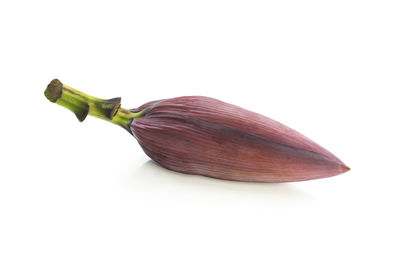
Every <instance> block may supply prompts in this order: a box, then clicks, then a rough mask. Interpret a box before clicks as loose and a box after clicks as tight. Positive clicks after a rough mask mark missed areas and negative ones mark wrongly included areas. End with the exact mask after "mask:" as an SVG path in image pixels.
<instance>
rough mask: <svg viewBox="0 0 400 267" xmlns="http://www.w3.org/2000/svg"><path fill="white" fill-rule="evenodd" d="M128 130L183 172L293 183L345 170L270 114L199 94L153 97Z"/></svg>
mask: <svg viewBox="0 0 400 267" xmlns="http://www.w3.org/2000/svg"><path fill="white" fill-rule="evenodd" d="M145 108H148V111H147V112H146V115H145V116H144V117H142V118H139V119H135V120H134V121H133V122H132V125H131V130H132V133H133V134H134V136H135V137H136V139H137V140H138V142H139V144H140V145H141V147H142V148H143V150H144V152H145V153H146V154H147V155H148V156H149V157H150V158H151V159H153V160H154V161H156V162H158V163H159V164H160V165H162V166H164V167H166V168H168V169H171V170H174V171H178V172H183V173H189V174H200V175H206V176H210V177H215V178H221V179H227V180H236V181H249V182H292V181H303V180H310V179H317V178H323V177H329V176H334V175H338V174H341V173H343V172H345V171H347V170H349V168H348V167H346V165H345V164H344V163H343V162H342V161H340V160H339V159H338V158H337V157H335V156H334V155H333V154H332V153H330V152H329V151H327V150H326V149H324V148H322V147H321V146H319V145H318V144H316V143H314V142H313V141H311V140H310V139H308V138H307V137H305V136H303V135H302V134H300V133H298V132H296V131H294V130H293V129H290V128H289V127H287V126H284V125H283V124H281V123H279V122H276V121H274V120H272V119H270V118H268V117H265V116H263V115H260V114H257V113H255V112H251V111H248V110H245V109H243V108H240V107H238V106H235V105H231V104H228V103H224V102H222V101H219V100H217V99H213V98H209V97H202V96H184V97H178V98H172V99H166V100H161V101H152V102H149V103H147V104H144V105H142V106H141V107H139V108H138V109H136V110H138V111H139V110H142V109H145Z"/></svg>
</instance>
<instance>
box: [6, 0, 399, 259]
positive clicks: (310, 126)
mask: <svg viewBox="0 0 400 267" xmlns="http://www.w3.org/2000/svg"><path fill="white" fill-rule="evenodd" d="M399 14H400V8H399V2H398V1H349V0H346V1H259V2H256V1H215V0H214V1H108V2H107V1H71V0H70V1H1V3H0V28H1V31H0V38H1V41H0V48H1V49H0V88H1V89H0V90H1V125H2V126H1V139H0V140H1V141H0V142H1V144H0V145H1V168H0V177H1V178H0V265H1V266H366V265H370V266H399V265H400V259H399V255H398V252H399V245H400V244H399V240H400V232H399V227H400V219H399V203H400V193H399V190H400V189H399V187H400V172H399V167H398V166H399V149H400V146H399V136H400V131H399V115H400V109H399V96H398V94H397V93H398V91H399V88H400V79H399V78H400V76H399V73H400V52H399V51H400V37H399V36H400V35H399V33H400V16H399ZM53 78H59V79H60V80H61V81H62V82H64V83H65V84H68V85H70V86H72V87H75V88H77V89H80V90H82V91H85V92H87V93H89V94H92V95H95V96H98V97H103V98H111V97H118V96H121V97H122V101H123V106H124V107H127V108H133V107H137V106H139V105H141V104H143V103H145V102H147V101H150V100H156V99H161V98H168V97H175V96H182V95H206V96H211V97H214V98H218V99H220V100H223V101H226V102H229V103H233V104H236V105H239V106H242V107H244V108H247V109H250V110H253V111H256V112H259V113H262V114H264V115H267V116H269V117H271V118H273V119H276V120H278V121H280V122H282V123H284V124H286V125H288V126H290V127H292V128H294V129H296V130H298V131H300V132H302V133H303V134H305V135H306V136H308V137H310V138H311V139H313V140H315V141H316V142H317V143H319V144H321V145H322V146H324V147H325V148H327V149H328V150H330V151H331V152H333V153H334V154H336V155H337V156H338V157H339V158H341V159H342V160H343V161H344V162H345V163H346V164H348V165H349V166H350V167H351V168H352V170H351V171H350V172H348V173H346V174H344V175H341V176H337V177H333V178H328V179H321V180H315V181H307V182H299V183H287V184H252V183H240V182H230V181H222V180H216V179H211V178H206V177H201V176H190V175H182V174H179V173H175V172H171V171H168V170H165V169H162V168H161V167H159V166H157V165H156V164H154V163H153V162H151V161H150V160H149V158H148V157H147V156H146V155H145V154H144V153H143V152H142V150H141V148H140V147H139V145H138V144H137V142H136V140H135V139H134V138H133V137H132V136H130V135H129V134H128V133H127V132H124V130H122V129H120V128H119V127H117V126H114V125H112V124H107V123H106V122H104V121H101V120H98V119H95V118H92V117H90V118H87V120H86V121H84V122H83V123H79V122H78V121H77V119H76V118H75V117H74V115H73V114H72V113H71V112H70V111H68V110H66V109H64V108H62V107H60V106H58V105H55V104H52V103H50V102H49V101H48V100H47V99H46V98H45V97H44V95H43V91H44V89H45V87H46V86H47V84H48V83H49V82H50V80H51V79H53Z"/></svg>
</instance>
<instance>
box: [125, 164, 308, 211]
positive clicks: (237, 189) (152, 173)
mask: <svg viewBox="0 0 400 267" xmlns="http://www.w3.org/2000/svg"><path fill="white" fill-rule="evenodd" d="M133 174H134V175H133V176H131V177H130V178H129V179H131V181H130V183H134V184H135V187H136V186H139V187H141V188H142V189H145V190H146V191H147V190H150V191H151V190H154V188H162V189H163V190H164V189H165V190H166V191H168V190H170V189H171V188H174V189H173V190H172V191H174V192H177V190H183V191H184V192H186V193H187V192H190V193H193V194H204V195H209V194H218V195H221V196H224V195H225V196H227V197H228V198H229V196H231V197H232V195H233V196H234V197H235V198H256V199H257V200H260V201H261V202H268V203H271V202H275V203H277V202H276V201H278V203H279V202H280V203H296V204H299V203H304V202H309V201H312V196H311V195H310V194H308V193H307V192H305V191H303V190H302V189H301V186H299V185H296V183H252V182H238V181H229V180H221V179H216V178H211V177H206V176H201V175H190V174H183V173H179V172H175V171H171V170H168V169H165V168H163V167H161V166H160V165H158V164H157V163H156V162H154V161H152V160H149V161H147V162H145V163H144V164H143V165H142V166H140V167H139V168H137V169H136V170H134V172H133Z"/></svg>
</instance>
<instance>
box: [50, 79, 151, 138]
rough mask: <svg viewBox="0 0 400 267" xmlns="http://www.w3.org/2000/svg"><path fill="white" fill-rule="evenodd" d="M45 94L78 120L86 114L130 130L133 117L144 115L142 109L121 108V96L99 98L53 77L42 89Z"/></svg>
mask: <svg viewBox="0 0 400 267" xmlns="http://www.w3.org/2000/svg"><path fill="white" fill-rule="evenodd" d="M44 94H45V96H46V97H47V99H49V100H50V101H51V102H53V103H56V104H59V105H61V106H63V107H65V108H67V109H69V110H71V111H72V112H73V113H75V115H76V117H77V118H78V120H79V121H83V120H85V118H86V117H87V115H88V114H89V115H92V116H94V117H97V118H100V119H103V120H106V121H109V122H112V123H114V124H117V125H119V126H121V127H122V128H124V129H126V130H127V131H128V132H130V127H129V126H130V124H131V122H132V120H133V119H135V118H140V117H142V116H143V115H144V113H143V111H140V112H136V113H134V112H132V111H130V110H128V109H124V108H121V98H120V97H118V98H112V99H101V98H97V97H93V96H90V95H87V94H85V93H83V92H81V91H78V90H76V89H74V88H71V87H69V86H68V85H65V84H62V83H61V82H60V81H59V80H57V79H54V80H52V81H51V82H50V84H49V85H48V86H47V88H46V90H45V91H44Z"/></svg>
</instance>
